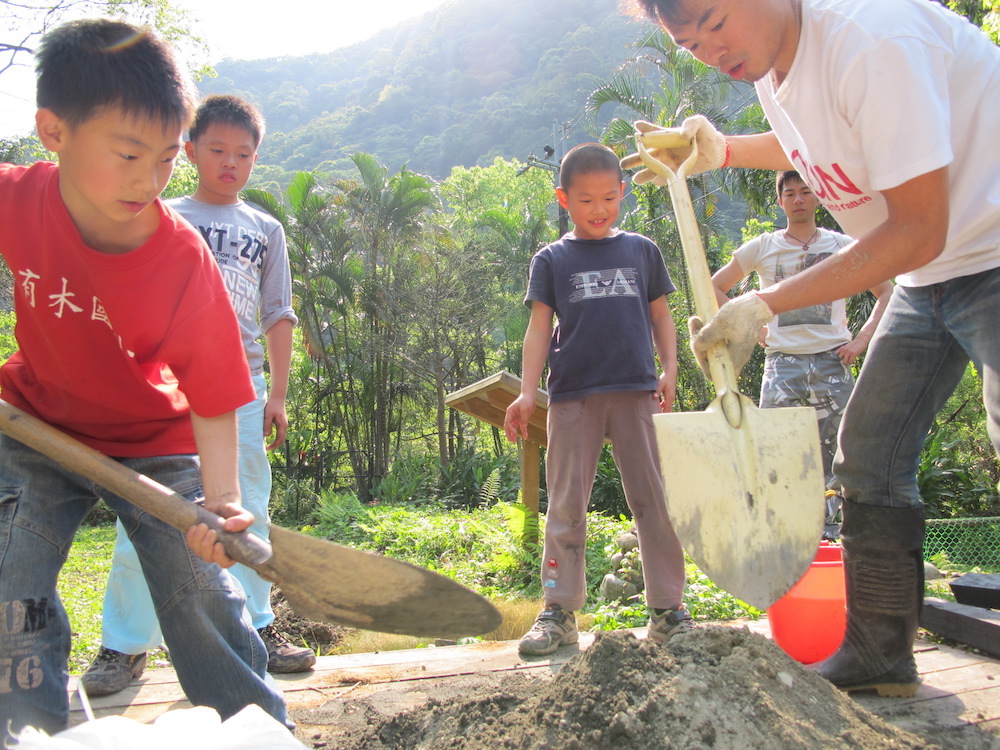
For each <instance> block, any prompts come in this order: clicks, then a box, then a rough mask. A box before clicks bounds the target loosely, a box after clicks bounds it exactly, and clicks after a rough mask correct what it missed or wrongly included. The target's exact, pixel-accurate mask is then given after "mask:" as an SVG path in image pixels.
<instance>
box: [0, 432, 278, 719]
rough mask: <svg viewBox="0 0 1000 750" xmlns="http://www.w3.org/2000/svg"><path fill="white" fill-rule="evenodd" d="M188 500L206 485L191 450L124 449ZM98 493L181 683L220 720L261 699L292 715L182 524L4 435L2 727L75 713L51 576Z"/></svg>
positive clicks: (249, 632) (240, 603)
mask: <svg viewBox="0 0 1000 750" xmlns="http://www.w3.org/2000/svg"><path fill="white" fill-rule="evenodd" d="M121 463H123V464H125V465H126V466H128V467H129V468H132V469H134V470H136V471H138V472H141V473H143V474H146V475H148V476H150V477H152V478H153V479H155V480H156V481H158V482H160V483H161V484H164V485H166V486H168V487H172V488H174V489H175V490H176V491H177V492H178V493H180V494H181V495H183V496H184V497H186V498H188V499H193V498H195V497H197V496H198V495H199V494H200V492H201V473H200V469H199V465H198V461H197V458H196V457H194V456H160V457H154V458H132V459H122V460H121ZM99 497H102V498H104V500H105V502H106V503H107V504H108V505H109V506H110V507H111V508H112V509H113V510H114V511H115V513H117V514H118V517H119V518H120V519H121V521H122V523H123V524H124V526H125V528H126V530H127V531H128V533H129V535H130V536H131V538H132V541H133V542H134V543H135V546H136V549H137V550H138V552H139V559H140V560H141V561H142V566H143V570H144V571H145V573H146V579H147V581H148V582H149V590H150V591H151V592H152V594H153V601H154V602H155V603H156V610H157V614H158V615H159V620H160V624H161V626H162V627H163V633H164V635H165V637H166V642H167V646H168V647H169V649H170V655H171V659H172V661H173V664H174V667H175V668H176V670H177V676H178V679H179V680H180V684H181V687H182V688H183V689H184V692H185V693H186V694H187V697H188V699H189V700H190V701H191V703H193V704H195V705H205V706H210V707H212V708H215V709H216V710H218V712H219V713H220V714H221V716H222V717H223V719H225V718H228V717H229V716H232V715H233V714H235V713H237V712H238V711H240V710H241V709H242V708H244V707H245V706H247V705H249V704H251V703H255V704H257V705H259V706H261V707H262V708H263V709H264V710H265V711H267V712H268V713H269V714H270V715H271V716H273V717H274V718H275V719H277V720H278V721H280V722H282V723H285V724H288V722H287V719H286V711H285V703H284V698H283V696H282V694H281V691H280V690H279V689H278V688H277V686H276V685H275V683H274V682H273V680H272V679H271V678H270V677H269V676H268V674H267V671H266V669H267V652H266V649H265V648H264V644H263V642H262V641H261V640H260V637H259V636H258V635H257V633H256V631H254V629H253V627H251V624H250V621H249V618H247V617H246V616H245V615H244V612H245V607H244V598H243V595H242V593H241V592H240V591H239V589H238V587H237V586H236V585H235V584H234V582H233V578H232V577H231V576H230V575H229V574H228V573H227V572H226V571H224V570H223V569H222V568H220V567H218V566H217V565H214V564H209V563H206V562H204V561H202V560H201V559H200V558H199V557H197V556H196V555H194V554H193V553H192V552H191V551H190V549H189V548H188V546H187V544H186V542H185V541H184V536H183V534H181V532H179V531H177V530H176V529H174V528H172V527H170V526H168V525H167V524H165V523H163V522H162V521H159V520H158V519H156V518H153V517H152V516H150V515H149V514H148V513H146V512H144V511H142V510H141V509H139V508H137V507H136V506H134V505H132V504H130V503H128V502H126V501H125V500H123V499H122V498H120V497H117V496H115V495H113V494H111V493H110V492H107V491H104V490H102V489H101V488H100V487H97V486H96V485H95V484H94V483H92V482H90V481H89V480H87V479H84V478H83V477H81V476H79V475H77V474H74V473H72V472H69V471H67V470H65V469H63V468H62V467H61V466H59V465H58V464H56V463H55V462H54V461H52V460H51V459H49V458H47V457H45V456H43V455H41V454H40V453H37V452H36V451H34V450H32V449H30V448H27V447H26V446H24V445H22V444H20V443H18V442H17V441H15V440H13V439H11V438H8V437H6V436H3V435H0V738H2V737H4V736H5V731H6V727H7V722H8V721H12V722H13V723H12V729H13V730H14V731H17V730H19V729H21V728H23V727H24V726H26V725H31V726H35V727H38V728H41V729H44V730H45V731H47V732H49V733H53V732H57V731H59V730H61V729H63V728H64V727H65V725H66V721H67V718H68V715H69V701H68V697H67V693H66V688H67V658H68V656H69V650H70V637H71V631H70V627H69V621H68V619H67V616H66V612H65V610H64V608H63V606H62V604H61V603H60V601H59V597H58V595H57V593H56V579H57V577H58V575H59V570H60V568H61V567H62V565H63V563H64V562H65V560H66V555H67V553H68V552H69V548H70V545H71V544H72V543H73V536H74V534H75V533H76V530H77V528H78V527H79V525H80V523H81V521H82V520H83V518H84V516H86V515H87V512H88V511H89V510H90V509H91V508H92V507H93V506H94V504H95V503H96V502H97V499H98V498H99Z"/></svg>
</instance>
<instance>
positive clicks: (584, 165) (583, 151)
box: [559, 143, 625, 190]
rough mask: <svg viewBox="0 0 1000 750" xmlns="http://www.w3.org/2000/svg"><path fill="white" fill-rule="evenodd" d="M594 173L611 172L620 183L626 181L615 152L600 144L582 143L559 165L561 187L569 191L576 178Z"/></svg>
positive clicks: (572, 149)
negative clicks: (579, 175)
mask: <svg viewBox="0 0 1000 750" xmlns="http://www.w3.org/2000/svg"><path fill="white" fill-rule="evenodd" d="M593 172H610V173H612V174H614V175H615V176H617V178H618V181H619V182H621V181H622V180H624V179H625V175H624V174H622V165H621V164H620V163H619V160H618V156H617V155H616V154H615V152H614V151H612V150H611V149H610V148H608V147H607V146H602V145H601V144H600V143H581V144H580V145H579V146H574V147H573V148H571V149H570V150H569V153H568V154H566V156H564V157H563V159H562V163H561V164H560V165H559V187H561V188H562V189H563V190H569V188H570V186H571V185H572V184H573V178H574V177H576V176H577V175H578V174H591V173H593Z"/></svg>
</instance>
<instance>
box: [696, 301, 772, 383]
mask: <svg viewBox="0 0 1000 750" xmlns="http://www.w3.org/2000/svg"><path fill="white" fill-rule="evenodd" d="M773 319H774V313H773V312H771V308H770V307H768V306H767V303H766V302H765V301H764V300H763V299H762V298H761V296H760V295H759V294H757V292H751V293H750V294H744V295H742V296H740V297H737V298H735V299H732V300H730V301H729V302H727V303H726V304H724V305H723V306H722V307H720V308H719V312H718V313H716V315H715V317H714V318H712V321H711V322H710V323H709V324H708V325H705V324H704V322H703V321H702V319H701V318H699V317H698V316H697V315H694V316H692V317H691V318H689V319H688V331H689V332H690V334H691V351H692V352H694V356H695V359H697V360H698V365H699V366H700V367H701V371H702V372H704V373H705V377H707V378H711V374H710V373H709V370H708V350H709V349H710V348H712V347H713V346H714V345H715V344H717V343H719V342H721V341H724V342H726V348H727V349H728V350H729V359H730V360H732V363H733V368H734V370H735V371H736V372H737V373H739V372H740V370H742V369H743V366H744V365H745V364H746V363H747V362H748V361H749V359H750V355H752V354H753V349H754V347H755V346H757V335H758V333H759V331H760V329H761V326H764V325H766V324H767V323H769V322H771V320H773Z"/></svg>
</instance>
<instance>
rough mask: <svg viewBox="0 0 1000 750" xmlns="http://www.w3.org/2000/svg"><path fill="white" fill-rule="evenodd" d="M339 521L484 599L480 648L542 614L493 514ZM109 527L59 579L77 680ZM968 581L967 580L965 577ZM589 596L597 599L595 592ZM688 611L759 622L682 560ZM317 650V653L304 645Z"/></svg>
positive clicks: (596, 607)
mask: <svg viewBox="0 0 1000 750" xmlns="http://www.w3.org/2000/svg"><path fill="white" fill-rule="evenodd" d="M347 510H350V513H348V514H346V515H345V519H344V520H337V521H336V522H335V523H332V524H330V525H329V526H328V527H327V528H321V529H316V530H315V531H316V532H319V533H320V534H321V535H322V536H324V537H326V538H333V539H335V540H337V541H340V542H341V543H344V544H348V545H350V546H355V547H358V548H362V549H364V548H368V549H376V550H378V551H380V552H382V553H384V554H388V555H389V556H391V557H396V558H399V559H407V560H409V561H410V562H413V563H415V564H418V565H423V566H425V567H432V568H435V569H437V570H439V572H442V573H444V574H446V575H452V576H453V577H454V578H455V579H456V580H457V581H459V582H460V583H462V584H464V585H466V586H469V587H470V588H473V589H474V590H477V591H480V592H481V593H483V594H484V595H485V596H487V597H489V598H490V599H491V601H492V602H493V603H494V605H496V606H497V608H498V609H500V610H501V613H502V615H503V623H502V625H501V626H500V627H499V628H498V629H497V630H496V631H494V632H492V633H488V634H486V635H485V636H483V640H515V639H517V638H520V637H521V635H523V634H524V633H525V632H526V631H527V630H528V629H529V628H530V627H531V624H532V622H533V621H534V619H535V616H536V615H537V614H538V612H539V610H540V609H541V608H542V602H541V598H540V594H541V592H540V587H539V586H538V575H537V573H536V572H535V571H536V570H537V560H536V559H530V556H526V553H524V552H523V550H522V549H521V548H520V545H519V544H518V543H517V542H516V539H517V534H515V533H512V532H511V530H510V529H506V528H505V522H504V520H503V516H502V514H501V513H500V512H499V511H498V510H497V509H495V508H494V509H491V510H481V511H474V512H472V513H465V512H454V511H449V512H440V511H438V510H433V509H430V508H417V509H408V508H400V507H378V508H366V509H364V510H362V509H361V508H360V506H359V507H354V506H352V507H350V508H348V509H347ZM627 526H628V524H627V523H626V522H623V521H615V520H612V519H606V518H593V519H592V520H590V521H589V522H588V528H589V531H588V534H589V535H590V536H589V541H588V551H587V565H588V579H589V578H593V579H594V581H597V582H599V581H600V578H601V577H603V575H604V573H605V572H606V568H607V566H608V565H609V563H608V560H607V555H606V554H605V553H606V551H607V550H608V549H609V546H608V544H609V542H610V540H613V539H616V538H617V535H618V534H619V533H620V532H621V530H623V529H624V528H627ZM114 539H115V527H114V526H113V525H104V526H91V527H83V528H81V529H80V531H79V533H78V534H77V538H76V542H75V544H74V545H73V547H72V549H71V551H70V555H69V558H68V560H67V562H66V565H65V566H64V568H63V572H62V574H61V576H60V579H59V594H60V597H61V598H62V600H63V604H64V605H65V607H66V610H67V612H68V613H69V618H70V624H71V626H72V629H73V646H72V652H71V655H70V660H69V669H70V672H72V673H76V674H78V673H80V672H81V671H82V670H83V669H85V668H86V666H87V665H88V664H89V663H90V661H91V660H92V659H93V657H94V655H95V654H96V653H97V650H98V648H99V647H100V643H101V606H102V603H103V596H104V588H105V585H106V582H107V576H108V569H109V567H110V564H111V556H112V552H113V550H114ZM933 561H934V562H935V563H936V564H938V566H939V567H940V568H941V569H943V570H948V571H951V570H953V569H954V568H955V566H952V565H950V564H947V561H946V560H945V559H944V558H943V557H936V558H935V559H934V560H933ZM962 572H968V571H962ZM947 582H948V579H943V580H940V581H928V585H927V595H928V596H943V597H945V598H952V597H951V592H950V590H948V588H947ZM591 593H592V594H593V591H592V592H591ZM590 601H591V604H590V606H588V607H587V609H586V610H584V611H582V612H579V613H578V622H579V624H580V628H581V630H590V629H598V630H613V629H617V628H623V627H641V626H642V625H644V624H645V621H646V616H647V615H646V609H645V606H644V604H643V601H642V600H641V597H640V598H638V599H637V600H636V601H634V602H633V601H631V600H630V602H629V603H627V604H618V603H607V602H601V601H600V600H596V599H595V598H594V597H593V595H592V596H591V597H590ZM685 605H686V606H687V608H688V609H689V610H690V611H691V613H692V614H693V615H694V617H695V619H697V620H700V621H721V620H732V619H738V618H743V617H757V616H759V615H760V614H761V613H760V612H759V611H757V610H755V609H753V608H752V607H749V605H746V604H744V603H743V602H740V601H739V600H736V599H734V598H733V597H732V596H731V595H729V594H728V593H726V592H724V591H722V590H720V589H719V588H718V587H716V586H715V584H714V583H712V581H710V580H709V579H708V578H706V577H705V575H704V574H703V573H702V572H701V571H700V570H698V568H697V567H696V566H695V565H694V564H693V563H692V562H690V560H689V561H688V564H687V588H686V591H685ZM433 644H434V641H433V639H427V638H414V637H408V636H399V635H390V634H385V633H376V632H372V631H361V630H359V631H351V632H350V633H349V634H348V635H347V637H346V638H344V639H343V640H342V641H341V642H340V643H338V644H337V645H336V646H335V647H334V648H333V650H332V651H330V652H328V653H330V654H347V653H367V652H375V651H391V650H397V649H410V648H420V647H427V646H433ZM310 645H315V644H310ZM150 656H151V666H158V665H164V664H167V663H168V662H167V660H166V654H165V653H163V652H154V653H152V654H151V655H150Z"/></svg>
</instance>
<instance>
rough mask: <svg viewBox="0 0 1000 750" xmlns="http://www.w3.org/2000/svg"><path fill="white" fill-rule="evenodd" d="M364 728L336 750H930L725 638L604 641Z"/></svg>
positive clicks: (752, 637)
mask: <svg viewBox="0 0 1000 750" xmlns="http://www.w3.org/2000/svg"><path fill="white" fill-rule="evenodd" d="M331 718H333V717H331ZM365 724H366V726H364V727H363V728H362V727H355V729H356V730H357V731H350V732H348V733H347V734H348V736H344V735H341V736H340V737H339V738H338V742H337V744H336V747H338V748H344V750H351V749H354V748H356V749H357V750H389V749H390V748H391V749H392V750H410V749H411V748H412V749H413V750H417V749H418V748H419V749H420V750H429V749H434V750H453V749H454V750H487V748H488V749H489V750H495V749H496V748H519V749H522V750H541V749H542V748H546V749H550V748H561V749H562V750H604V749H607V750H612V748H613V749H614V750H633V749H634V750H649V749H650V748H690V749H698V748H713V749H714V750H744V749H745V748H748V747H755V748H781V749H782V750H798V749H800V748H801V749H803V750H805V749H806V748H808V749H809V750H814V749H815V748H858V750H862V749H863V750H883V749H884V750H888V749H889V748H893V749H897V748H928V747H935V746H931V745H928V744H927V742H926V741H925V740H923V739H921V738H918V737H916V736H915V735H912V734H909V733H907V732H904V731H903V730H901V729H898V728H896V727H894V726H892V725H890V724H888V723H886V722H885V721H883V720H882V719H880V718H879V717H877V716H875V715H874V714H871V713H870V712H868V711H866V710H865V709H863V708H861V707H860V706H858V705H857V704H856V703H854V702H853V701H852V700H850V699H849V698H847V697H846V696H844V695H843V694H841V693H840V692H839V691H838V690H837V689H836V688H834V687H833V686H832V685H831V684H830V683H829V682H827V681H826V680H824V679H823V678H821V677H819V676H818V675H815V674H813V673H811V672H809V671H808V670H806V669H805V668H804V667H802V665H800V664H799V663H798V662H796V661H794V660H793V659H791V658H790V657H788V656H787V655H786V654H785V653H784V652H783V651H781V650H780V649H779V648H778V647H777V646H775V645H774V644H773V643H772V642H771V641H769V640H768V639H766V638H764V637H762V636H760V635H757V634H754V633H750V632H749V631H747V630H738V629H734V628H728V627H722V626H706V627H701V628H697V629H695V630H694V631H692V632H691V633H687V634H684V635H680V636H676V637H675V638H672V639H671V640H670V641H669V642H668V643H667V644H665V645H663V646H657V645H655V644H653V643H651V642H648V641H645V640H639V639H637V638H636V637H635V636H634V635H632V634H631V633H627V632H617V633H606V634H602V635H599V636H598V637H597V639H596V640H595V642H594V644H593V645H592V646H591V647H590V648H589V649H587V650H586V651H585V652H583V653H581V654H580V655H578V656H576V657H574V658H573V659H572V660H571V661H569V662H568V663H567V664H566V665H565V666H564V667H563V668H562V669H561V670H560V671H559V673H558V674H557V675H556V676H555V678H554V679H552V680H539V679H530V678H526V677H523V676H521V675H516V674H515V675H508V676H507V677H506V678H498V679H494V680H491V681H490V684H488V685H482V686H481V687H480V689H478V690H470V689H466V690H464V691H459V692H457V694H452V695H449V696H439V697H431V698H430V700H428V701H427V702H426V703H425V704H424V705H423V706H421V707H419V708H417V707H415V708H412V709H409V710H404V711H402V712H398V713H395V714H394V715H391V716H380V715H378V714H377V713H370V714H369V715H367V717H366V719H365ZM323 744H325V743H323ZM319 746H323V745H319Z"/></svg>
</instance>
